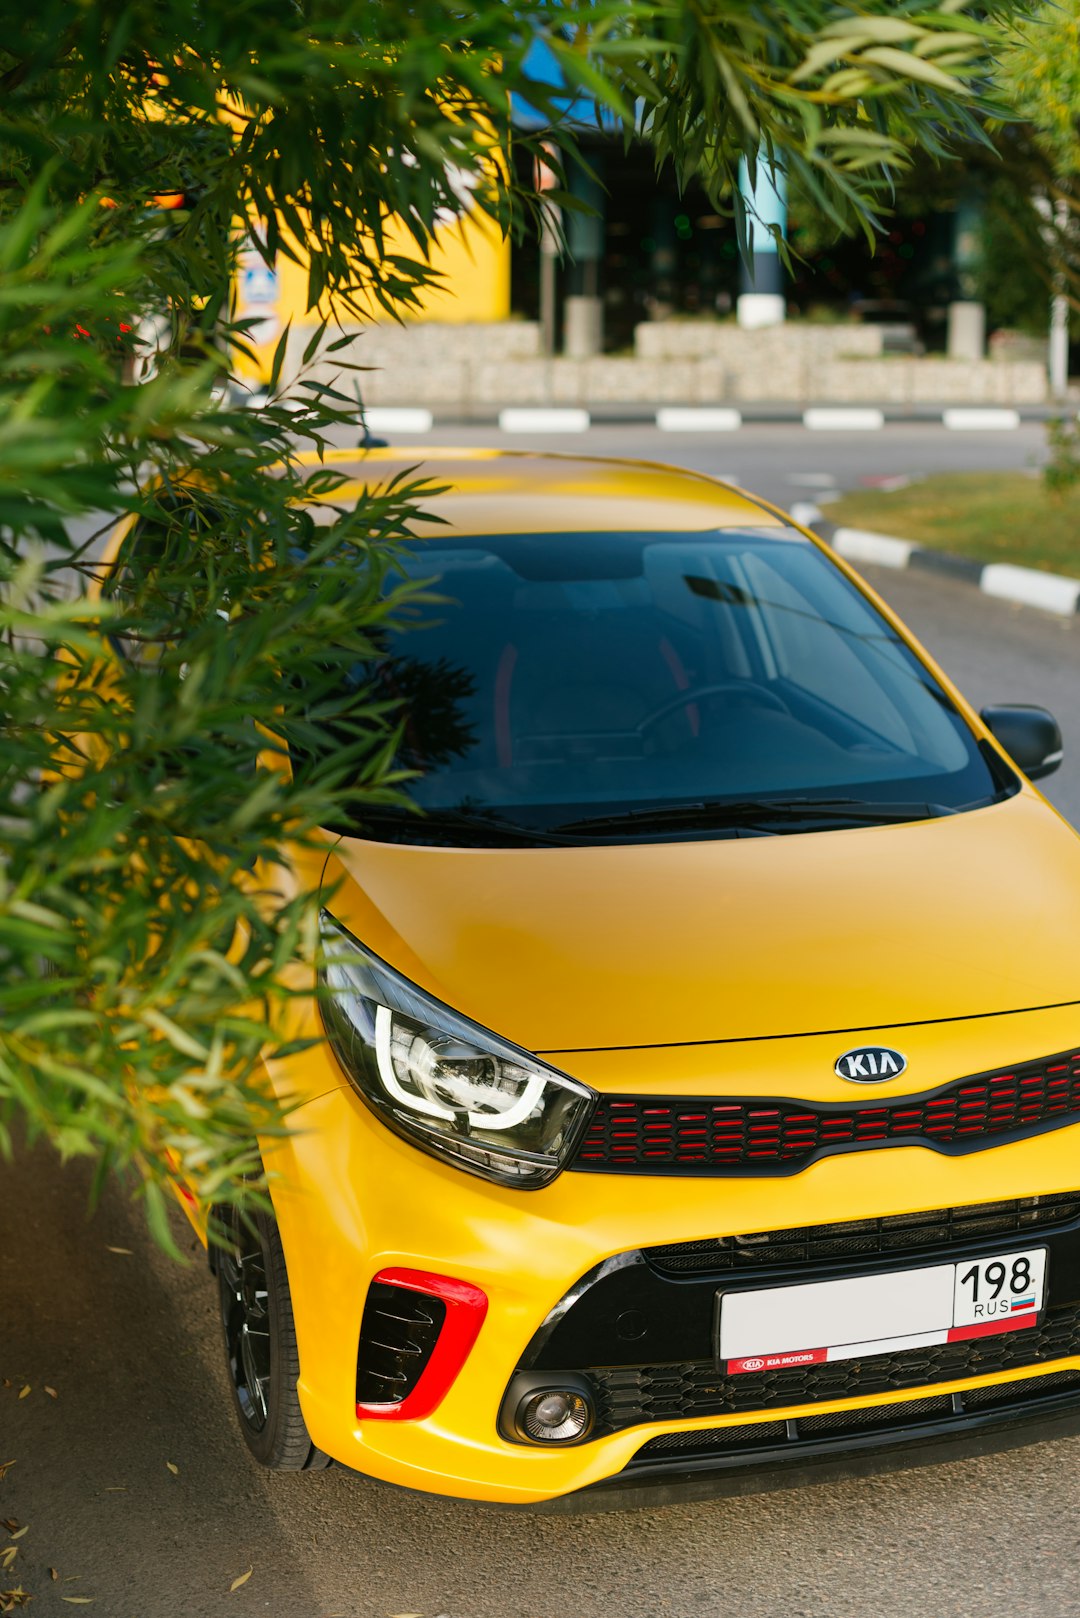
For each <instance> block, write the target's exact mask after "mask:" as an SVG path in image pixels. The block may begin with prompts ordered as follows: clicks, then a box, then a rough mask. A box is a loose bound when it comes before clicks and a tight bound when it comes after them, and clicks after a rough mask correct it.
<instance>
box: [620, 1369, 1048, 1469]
mask: <svg viewBox="0 0 1080 1618" xmlns="http://www.w3.org/2000/svg"><path fill="white" fill-rule="evenodd" d="M1076 1389H1080V1371H1047V1372H1044V1374H1043V1375H1042V1376H1030V1377H1021V1378H1019V1379H1017V1380H1016V1381H1013V1382H1002V1383H998V1384H996V1385H995V1386H994V1387H989V1388H971V1389H969V1390H968V1391H967V1392H966V1393H961V1394H959V1395H957V1396H956V1397H955V1398H953V1397H952V1396H951V1395H949V1394H938V1395H936V1396H932V1397H930V1398H928V1399H905V1400H904V1401H903V1402H902V1403H898V1404H888V1405H870V1406H868V1407H867V1408H866V1409H863V1410H835V1411H830V1412H829V1413H828V1414H827V1415H822V1416H800V1417H799V1418H798V1419H797V1420H794V1421H752V1422H746V1423H744V1424H743V1425H742V1426H739V1427H718V1428H711V1429H709V1430H707V1431H705V1432H681V1433H663V1434H661V1436H660V1437H659V1438H650V1439H649V1442H648V1443H647V1444H643V1445H642V1447H641V1448H640V1449H639V1450H638V1452H637V1454H636V1455H635V1456H634V1459H633V1461H632V1462H631V1467H636V1466H649V1465H650V1464H651V1465H654V1466H656V1465H670V1464H671V1462H672V1461H673V1460H687V1461H691V1460H706V1459H708V1457H709V1456H711V1455H753V1454H755V1453H759V1452H761V1451H763V1450H776V1449H782V1448H788V1447H790V1448H791V1449H792V1450H796V1449H797V1448H798V1446H799V1445H800V1444H806V1443H807V1442H811V1441H814V1440H817V1441H820V1440H822V1439H827V1438H845V1437H849V1436H852V1435H854V1434H858V1433H873V1432H890V1431H897V1430H899V1429H901V1428H905V1427H911V1426H916V1425H919V1424H922V1423H925V1422H938V1421H940V1422H942V1423H943V1424H946V1423H948V1422H950V1421H953V1420H955V1419H957V1418H962V1417H963V1416H965V1415H968V1414H970V1413H972V1412H975V1411H978V1410H982V1409H987V1408H991V1407H997V1408H1000V1409H1008V1408H1010V1407H1017V1408H1018V1407H1020V1406H1030V1405H1032V1404H1035V1403H1037V1402H1038V1401H1039V1400H1040V1399H1048V1398H1052V1397H1053V1396H1055V1395H1060V1394H1062V1393H1067V1392H1069V1391H1070V1390H1076Z"/></svg>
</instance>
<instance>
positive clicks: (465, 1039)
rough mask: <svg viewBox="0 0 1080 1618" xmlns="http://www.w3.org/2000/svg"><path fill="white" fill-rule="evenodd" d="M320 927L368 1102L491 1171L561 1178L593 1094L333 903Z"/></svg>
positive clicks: (349, 1062)
mask: <svg viewBox="0 0 1080 1618" xmlns="http://www.w3.org/2000/svg"><path fill="white" fill-rule="evenodd" d="M319 928H320V933H321V938H322V959H321V963H320V966H319V1003H320V1007H321V1010H322V1018H323V1025H324V1027H325V1029H326V1036H327V1038H328V1040H329V1041H330V1045H331V1048H332V1050H333V1052H334V1055H335V1056H336V1057H337V1059H338V1061H339V1062H340V1064H341V1067H342V1069H343V1070H344V1072H345V1074H346V1076H347V1077H348V1078H349V1079H350V1080H351V1081H352V1083H353V1084H354V1085H355V1086H356V1088H357V1090H358V1091H359V1092H360V1094H361V1096H362V1097H363V1098H364V1100H365V1101H366V1102H367V1103H368V1104H369V1106H371V1107H373V1108H374V1110H375V1111H376V1112H378V1113H379V1114H380V1116H381V1117H382V1118H383V1119H385V1121H386V1122H387V1123H388V1124H390V1126H391V1127H392V1128H394V1129H396V1130H397V1131H398V1133H399V1134H402V1135H406V1136H407V1137H408V1138H409V1139H410V1140H413V1141H415V1142H416V1144H417V1145H419V1146H422V1147H423V1148H424V1149H425V1150H426V1151H429V1152H433V1153H434V1154H435V1155H436V1156H438V1157H445V1158H447V1159H449V1161H450V1162H452V1163H454V1164H456V1166H457V1167H458V1168H462V1169H467V1170H468V1171H469V1172H470V1173H472V1174H479V1175H481V1176H483V1178H484V1179H487V1180H497V1181H499V1182H500V1183H501V1184H503V1185H515V1186H520V1187H522V1188H525V1189H534V1188H535V1187H537V1186H541V1185H547V1184H548V1182H549V1181H550V1180H553V1179H554V1178H555V1176H556V1175H557V1174H558V1172H559V1170H560V1169H561V1168H562V1167H563V1165H564V1164H565V1163H566V1161H567V1159H568V1158H569V1157H570V1155H571V1153H572V1152H573V1150H574V1148H575V1146H576V1145H577V1142H578V1141H579V1139H580V1138H581V1135H582V1132H583V1131H584V1128H585V1125H586V1123H587V1121H588V1118H589V1114H590V1113H591V1112H592V1108H593V1103H594V1101H595V1099H596V1097H595V1095H594V1093H593V1092H592V1091H591V1090H590V1089H588V1088H587V1087H586V1086H585V1085H583V1084H579V1083H578V1082H577V1080H575V1079H571V1078H567V1076H566V1075H565V1074H564V1073H556V1072H554V1071H553V1070H552V1069H551V1068H549V1067H545V1066H544V1064H543V1063H542V1062H539V1061H538V1060H537V1059H536V1057H535V1056H530V1055H529V1053H528V1052H527V1051H523V1050H519V1049H518V1047H517V1046H516V1045H509V1044H507V1042H506V1041H505V1040H502V1039H499V1038H498V1037H497V1035H495V1034H491V1033H488V1031H487V1029H486V1028H481V1027H480V1026H479V1025H478V1024H477V1023H473V1022H470V1021H469V1020H468V1018H467V1017H462V1016H459V1015H458V1013H457V1012H456V1011H452V1010H451V1009H450V1007H449V1006H444V1005H443V1004H442V1003H441V1001H439V1000H435V999H432V997H431V996H430V995H427V994H425V993H424V992H423V990H422V989H418V988H417V987H416V986H415V984H412V983H410V982H409V981H408V979H407V978H403V977H401V976H399V974H398V973H397V972H395V971H393V970H392V968H391V967H389V966H387V965H386V964H385V963H384V962H383V961H380V960H379V959H378V957H377V956H375V955H370V954H369V953H368V951H367V950H366V949H364V948H363V946H362V945H360V944H358V943H357V941H356V939H355V938H353V936H352V934H351V933H348V932H346V930H345V928H344V927H342V926H341V924H340V922H337V921H335V920H334V918H333V917H332V916H331V915H329V914H328V912H327V911H325V910H324V911H323V912H322V914H321V916H320V918H319Z"/></svg>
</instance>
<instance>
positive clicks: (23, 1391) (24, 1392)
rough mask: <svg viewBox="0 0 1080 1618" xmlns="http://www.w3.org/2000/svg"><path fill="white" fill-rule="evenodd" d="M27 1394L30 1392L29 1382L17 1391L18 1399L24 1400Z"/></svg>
mask: <svg viewBox="0 0 1080 1618" xmlns="http://www.w3.org/2000/svg"><path fill="white" fill-rule="evenodd" d="M29 1392H30V1384H29V1382H27V1383H24V1385H23V1386H22V1387H21V1388H20V1389H19V1398H20V1399H25V1398H26V1395H27V1394H28V1393H29Z"/></svg>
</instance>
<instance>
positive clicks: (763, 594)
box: [342, 527, 1003, 844]
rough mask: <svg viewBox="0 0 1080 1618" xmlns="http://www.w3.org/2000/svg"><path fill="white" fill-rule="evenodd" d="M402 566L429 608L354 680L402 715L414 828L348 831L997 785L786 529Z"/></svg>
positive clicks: (939, 703) (385, 816)
mask: <svg viewBox="0 0 1080 1618" xmlns="http://www.w3.org/2000/svg"><path fill="white" fill-rule="evenodd" d="M403 567H404V569H405V571H406V573H407V574H408V575H410V576H411V577H413V578H415V579H417V580H424V581H431V585H430V587H431V589H432V590H433V591H435V592H436V593H437V595H438V597H439V598H440V599H439V601H438V604H437V605H434V606H432V605H430V604H427V605H425V606H424V607H423V608H416V609H414V612H413V614H412V616H411V617H410V616H409V615H406V618H405V620H404V621H403V622H402V624H401V626H400V627H399V628H397V629H395V630H394V631H393V632H390V633H388V634H386V636H385V638H384V642H383V647H382V650H383V652H384V655H382V656H381V657H379V659H378V660H377V661H375V662H374V663H368V664H365V665H363V666H357V668H355V669H354V670H353V671H352V675H351V680H352V681H353V682H354V683H356V684H357V685H359V686H362V687H363V688H364V689H366V690H369V691H372V692H374V693H376V694H378V695H379V696H380V697H382V698H385V699H390V700H393V701H397V702H400V703H401V704H402V709H403V717H404V730H403V738H402V743H401V748H400V755H399V762H400V763H401V764H402V765H403V766H404V767H406V768H408V769H410V770H414V771H417V772H418V775H417V777H416V779H415V780H414V781H412V782H411V783H410V786H409V792H410V795H411V797H412V798H413V800H414V801H415V803H417V804H418V805H419V806H420V807H421V808H422V809H423V810H425V811H427V814H426V816H423V817H421V816H416V815H411V814H408V813H406V812H403V811H399V810H381V811H375V812H372V811H370V810H366V809H365V810H364V811H362V812H361V811H360V810H359V809H358V811H357V817H356V823H355V824H354V825H351V826H350V827H349V828H348V829H350V830H353V831H356V832H359V833H360V834H362V835H367V836H372V837H381V838H386V837H391V838H396V839H406V840H409V841H417V842H431V841H438V842H440V843H444V844H445V843H448V842H449V843H463V844H469V843H475V842H476V841H477V838H478V837H479V839H480V840H481V841H484V842H492V843H498V842H499V841H501V840H505V839H507V838H510V840H514V837H515V833H536V834H538V835H537V836H536V837H535V838H534V839H533V840H536V841H544V840H549V841H552V840H558V841H563V840H571V841H585V840H588V838H589V837H590V835H595V836H600V837H617V839H618V840H619V841H626V840H628V839H635V838H637V837H638V836H641V837H655V836H656V835H657V834H658V830H662V829H663V828H664V826H665V825H666V826H667V827H668V828H669V829H668V831H667V833H666V835H687V834H689V833H690V832H693V834H694V835H697V836H700V835H702V834H703V833H704V834H705V835H708V834H709V833H710V831H712V832H714V833H715V834H716V835H723V834H724V833H725V831H726V832H727V834H729V835H752V834H755V831H756V832H761V831H775V830H777V829H797V830H808V829H821V828H822V827H824V826H828V825H829V824H850V823H851V822H852V821H853V820H854V821H856V822H858V821H859V819H860V818H862V819H863V820H872V819H877V820H881V819H905V818H907V819H912V818H925V817H926V816H927V815H931V814H940V813H947V812H949V811H950V810H956V809H959V808H969V807H974V806H976V805H979V804H983V803H986V802H989V801H992V800H993V798H994V797H995V796H996V795H999V793H1000V789H1001V786H1002V779H1003V778H1002V776H1001V774H1000V772H999V774H998V778H997V779H995V775H994V773H993V772H992V765H991V763H990V762H988V759H989V758H992V755H989V754H984V752H983V751H981V750H980V747H979V745H978V743H977V741H976V739H975V737H974V736H973V735H972V733H971V731H970V729H969V728H968V726H967V725H966V724H965V723H964V721H963V720H962V719H961V717H960V715H959V714H958V713H957V712H956V710H955V708H954V707H953V705H952V703H951V702H950V700H949V698H948V697H947V695H946V694H945V693H944V692H943V691H942V690H941V688H940V687H939V686H938V684H937V683H936V682H935V681H934V680H933V678H932V677H931V676H930V674H929V672H928V671H927V669H926V668H924V666H923V665H922V663H921V662H919V660H918V659H917V658H916V657H915V656H914V655H913V654H912V652H910V651H909V650H908V648H907V647H906V646H905V644H904V642H903V641H902V640H901V638H900V637H899V636H898V635H897V633H896V631H895V630H894V629H892V627H891V626H890V625H889V624H888V623H887V622H886V621H885V619H883V618H882V617H881V615H880V614H879V613H878V612H877V611H876V610H875V609H874V607H873V606H872V605H871V604H870V602H869V601H868V600H867V599H866V597H865V596H863V595H862V593H861V592H860V591H859V590H858V589H856V588H855V587H854V586H853V585H852V584H851V583H849V582H848V580H847V579H846V578H845V576H844V575H843V574H842V573H841V571H840V570H839V569H838V568H836V567H835V566H833V565H832V564H831V563H830V562H829V560H828V559H827V558H826V557H824V556H823V555H822V554H821V553H820V552H819V551H818V550H817V548H816V547H815V546H813V545H812V544H811V543H810V542H809V541H807V540H805V539H804V538H802V536H800V535H798V534H796V533H795V532H793V531H791V530H786V529H783V528H777V527H772V528H761V529H757V530H754V529H747V530H741V531H738V532H735V531H732V530H730V529H723V530H715V531H707V532H673V533H636V532H631V533H627V532H612V533H608V532H586V533H536V534H508V535H479V536H476V537H464V538H463V537H461V536H460V535H457V534H453V535H447V536H438V537H436V538H435V539H432V540H428V541H418V542H417V543H416V545H415V548H413V549H412V550H411V551H410V552H409V553H408V555H407V556H406V558H405V559H404V562H403ZM860 809H865V811H866V813H865V814H862V815H861V816H860V812H859V811H860ZM780 821H783V822H784V825H783V826H782V827H779V826H778V822H780ZM342 829H345V828H342ZM485 833H486V835H485ZM541 833H543V834H546V835H544V836H541V835H539V834H541ZM556 834H557V835H556ZM517 840H526V841H528V840H530V839H529V837H528V836H525V837H524V838H522V837H518V839H517Z"/></svg>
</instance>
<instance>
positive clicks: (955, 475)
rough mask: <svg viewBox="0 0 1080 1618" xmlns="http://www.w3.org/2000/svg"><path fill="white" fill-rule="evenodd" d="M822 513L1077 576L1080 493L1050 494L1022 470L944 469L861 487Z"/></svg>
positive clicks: (983, 557) (921, 541) (989, 558)
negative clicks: (900, 482) (885, 486)
mask: <svg viewBox="0 0 1080 1618" xmlns="http://www.w3.org/2000/svg"><path fill="white" fill-rule="evenodd" d="M825 515H826V516H827V517H828V519H829V521H830V522H834V523H836V525H837V527H838V528H872V529H876V530H877V532H878V533H883V534H895V535H896V536H897V537H898V538H899V539H912V540H914V541H915V543H916V544H917V545H928V546H931V547H933V549H934V550H939V551H952V552H954V554H956V555H959V556H973V557H975V558H977V560H978V561H980V562H1016V563H1018V564H1019V565H1020V566H1021V567H1038V568H1043V569H1045V571H1047V572H1049V573H1068V574H1071V575H1072V577H1074V578H1080V492H1078V491H1076V490H1072V491H1070V492H1069V493H1068V494H1067V495H1065V496H1064V497H1060V498H1059V497H1056V496H1053V495H1050V494H1048V493H1047V491H1046V489H1045V487H1044V485H1043V481H1042V478H1041V477H1031V476H1028V475H1026V474H1025V473H1023V472H942V473H938V474H937V475H935V476H933V477H928V478H922V479H920V480H919V481H918V482H915V483H909V484H908V485H907V487H906V488H903V489H894V490H891V491H889V492H886V491H884V490H881V489H856V490H854V491H853V492H852V493H850V494H845V495H844V496H843V498H842V499H840V500H837V501H834V502H831V503H830V504H829V506H828V507H827V508H826V511H825Z"/></svg>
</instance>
